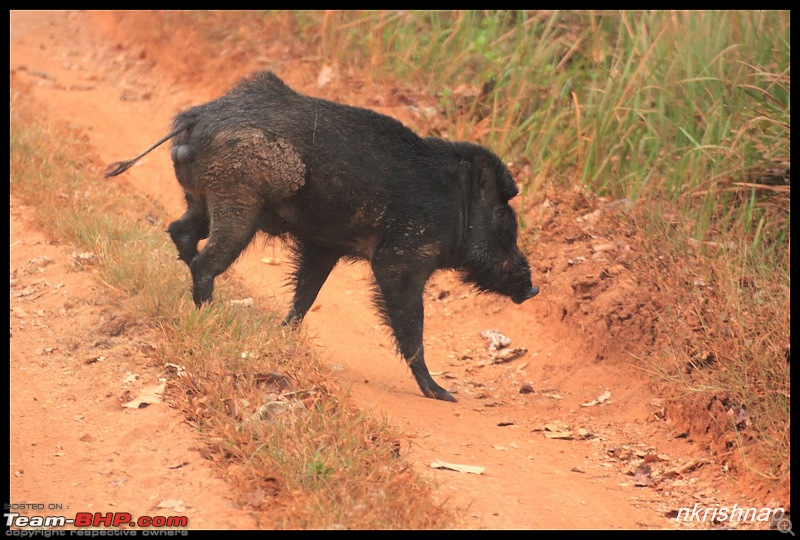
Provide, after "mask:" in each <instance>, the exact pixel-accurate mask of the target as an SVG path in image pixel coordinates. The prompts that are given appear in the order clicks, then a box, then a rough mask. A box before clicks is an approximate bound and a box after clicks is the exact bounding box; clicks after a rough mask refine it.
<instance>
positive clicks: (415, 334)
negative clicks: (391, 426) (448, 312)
mask: <svg viewBox="0 0 800 540" xmlns="http://www.w3.org/2000/svg"><path fill="white" fill-rule="evenodd" d="M424 267H425V265H424V264H417V263H416V261H409V260H400V258H399V257H395V256H389V255H388V252H384V253H383V256H382V255H381V254H379V253H376V254H375V256H373V258H372V271H373V272H374V273H375V280H376V281H377V284H378V289H379V291H380V295H379V296H378V301H377V304H378V306H379V307H380V308H381V311H382V314H383V316H384V319H385V320H386V322H387V323H389V325H390V326H391V327H392V331H393V332H394V337H395V339H396V340H397V347H398V349H400V354H402V355H403V358H405V360H406V362H407V363H408V365H409V367H410V368H411V373H413V374H414V378H415V379H416V380H417V384H418V385H419V389H420V390H422V393H423V394H424V395H425V396H426V397H429V398H435V399H440V400H442V401H453V402H456V401H458V400H457V399H456V398H454V397H453V396H452V394H450V392H448V391H447V390H445V389H444V388H442V387H441V386H439V385H438V384H436V381H434V380H433V378H432V377H431V374H430V373H429V372H428V367H427V366H426V365H425V351H424V348H423V346H422V326H423V319H424V311H423V305H422V291H423V290H424V288H425V282H426V281H427V279H428V277H429V276H430V273H427V272H425V271H424V270H422V269H423V268H424Z"/></svg>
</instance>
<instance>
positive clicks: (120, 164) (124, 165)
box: [103, 126, 187, 178]
mask: <svg viewBox="0 0 800 540" xmlns="http://www.w3.org/2000/svg"><path fill="white" fill-rule="evenodd" d="M186 127H187V126H181V127H179V128H175V129H173V130H172V131H170V132H169V133H168V134H166V135H165V136H164V137H162V138H161V139H160V140H159V141H158V142H157V143H155V144H154V145H153V146H151V147H150V148H148V149H147V150H145V151H144V152H142V153H141V154H139V155H138V156H136V157H135V158H133V159H129V160H128V161H115V162H114V163H112V164H111V165H109V166H108V167H107V168H106V172H104V173H103V176H104V177H105V178H109V177H111V176H117V175H118V174H122V173H124V172H125V171H127V170H128V169H130V168H131V167H133V164H134V163H136V162H137V161H139V160H140V159H142V158H143V157H144V156H146V155H147V154H149V153H150V152H151V151H153V150H155V149H156V148H158V147H159V146H161V145H162V144H164V143H165V142H167V141H168V140H170V139H171V138H173V137H174V136H175V135H177V134H178V133H180V132H181V131H183V130H185V129H186Z"/></svg>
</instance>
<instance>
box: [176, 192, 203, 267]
mask: <svg viewBox="0 0 800 540" xmlns="http://www.w3.org/2000/svg"><path fill="white" fill-rule="evenodd" d="M185 195H186V205H187V209H186V213H184V214H183V215H182V216H181V218H180V219H178V220H177V221H173V222H172V223H170V225H169V227H167V232H168V233H169V235H170V237H172V241H173V242H175V246H176V247H177V248H178V258H179V259H180V260H182V261H183V262H185V263H186V264H187V265H189V264H191V263H192V259H194V257H195V255H197V243H198V242H199V241H200V240H202V239H204V238H208V208H207V207H206V203H205V201H204V200H202V199H201V198H199V197H196V196H194V195H192V194H191V193H186V194H185Z"/></svg>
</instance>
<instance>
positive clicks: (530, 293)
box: [511, 285, 539, 304]
mask: <svg viewBox="0 0 800 540" xmlns="http://www.w3.org/2000/svg"><path fill="white" fill-rule="evenodd" d="M537 294H539V287H534V286H533V285H531V287H530V288H529V289H528V290H527V291H526V292H524V293H522V294H517V295H514V296H513V297H511V301H512V302H514V303H515V304H521V303H523V302H524V301H525V300H527V299H529V298H533V297H534V296H536V295H537Z"/></svg>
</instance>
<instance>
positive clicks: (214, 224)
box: [189, 200, 260, 307]
mask: <svg viewBox="0 0 800 540" xmlns="http://www.w3.org/2000/svg"><path fill="white" fill-rule="evenodd" d="M209 204H210V207H211V227H210V230H209V235H208V242H207V243H206V245H205V246H204V247H203V249H202V251H200V253H198V254H197V255H196V256H195V257H194V259H192V262H191V264H190V265H189V269H190V270H191V271H192V282H193V283H192V296H193V298H194V303H195V304H196V305H197V306H198V307H200V305H201V304H202V303H204V302H208V301H210V300H211V294H212V292H213V291H214V278H216V277H217V276H218V275H219V274H221V273H222V272H224V271H225V270H227V269H228V267H229V266H230V265H231V264H233V262H234V261H235V260H236V258H237V257H239V255H240V254H241V253H242V251H244V250H245V248H246V247H247V246H248V244H250V241H251V240H252V239H253V236H255V234H256V231H257V230H258V225H259V219H260V216H259V207H258V206H255V205H252V206H248V205H243V204H230V203H228V201H224V200H214V201H209Z"/></svg>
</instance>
